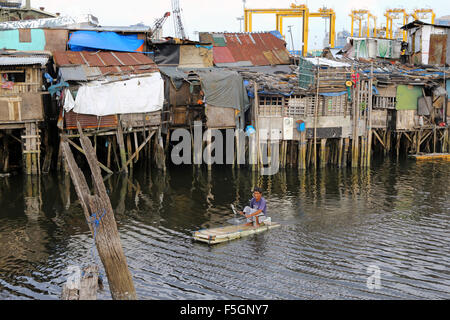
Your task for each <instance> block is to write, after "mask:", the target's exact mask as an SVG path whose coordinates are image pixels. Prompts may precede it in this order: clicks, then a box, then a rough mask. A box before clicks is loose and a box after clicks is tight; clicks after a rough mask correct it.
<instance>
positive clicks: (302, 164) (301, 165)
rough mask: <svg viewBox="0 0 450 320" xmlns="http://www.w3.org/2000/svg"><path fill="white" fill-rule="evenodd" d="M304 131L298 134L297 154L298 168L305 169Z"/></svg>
mask: <svg viewBox="0 0 450 320" xmlns="http://www.w3.org/2000/svg"><path fill="white" fill-rule="evenodd" d="M306 143H307V142H306V130H303V131H302V132H301V133H300V141H299V145H298V146H299V148H298V149H299V152H298V168H299V169H301V170H304V169H306Z"/></svg>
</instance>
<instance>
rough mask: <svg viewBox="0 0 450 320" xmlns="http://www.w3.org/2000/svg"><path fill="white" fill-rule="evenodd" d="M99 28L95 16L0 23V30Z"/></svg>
mask: <svg viewBox="0 0 450 320" xmlns="http://www.w3.org/2000/svg"><path fill="white" fill-rule="evenodd" d="M81 25H83V26H86V25H89V26H97V25H98V19H97V18H96V17H94V16H93V15H90V14H87V15H81V16H75V17H69V16H63V17H58V18H43V19H32V20H19V21H6V22H2V23H0V30H16V29H36V28H55V29H56V28H68V27H76V26H81Z"/></svg>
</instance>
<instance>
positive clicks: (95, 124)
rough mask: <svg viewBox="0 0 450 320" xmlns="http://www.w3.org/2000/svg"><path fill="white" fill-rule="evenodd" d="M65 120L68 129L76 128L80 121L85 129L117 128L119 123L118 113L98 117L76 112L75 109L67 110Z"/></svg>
mask: <svg viewBox="0 0 450 320" xmlns="http://www.w3.org/2000/svg"><path fill="white" fill-rule="evenodd" d="M64 120H65V122H66V129H76V128H77V122H79V123H80V125H81V127H82V128H83V129H89V128H95V129H97V128H115V127H117V124H118V121H117V115H109V116H103V117H97V116H94V115H89V114H81V113H75V112H73V111H69V112H66V113H65V114H64Z"/></svg>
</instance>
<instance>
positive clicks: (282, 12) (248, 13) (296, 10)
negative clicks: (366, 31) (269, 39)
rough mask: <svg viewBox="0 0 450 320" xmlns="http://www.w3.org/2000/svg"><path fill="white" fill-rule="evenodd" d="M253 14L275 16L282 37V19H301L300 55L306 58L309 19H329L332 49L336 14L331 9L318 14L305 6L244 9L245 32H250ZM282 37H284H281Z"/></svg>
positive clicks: (277, 28)
mask: <svg viewBox="0 0 450 320" xmlns="http://www.w3.org/2000/svg"><path fill="white" fill-rule="evenodd" d="M253 14H275V17H276V30H278V32H280V33H281V35H283V19H284V18H302V19H303V32H302V55H303V56H306V55H307V52H308V31H309V27H308V26H309V18H310V17H322V18H329V19H330V32H329V36H330V46H331V47H332V48H334V45H335V38H336V27H335V26H336V13H335V12H334V11H333V9H327V8H322V9H319V12H315V13H310V12H309V9H308V7H307V6H306V5H304V4H301V5H296V4H291V6H290V8H287V9H248V8H244V26H245V32H252V25H253V23H252V17H253ZM283 37H284V35H283Z"/></svg>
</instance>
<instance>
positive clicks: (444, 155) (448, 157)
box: [410, 153, 450, 160]
mask: <svg viewBox="0 0 450 320" xmlns="http://www.w3.org/2000/svg"><path fill="white" fill-rule="evenodd" d="M410 157H411V158H414V159H416V160H438V159H439V160H450V153H427V154H412V155H410Z"/></svg>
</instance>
